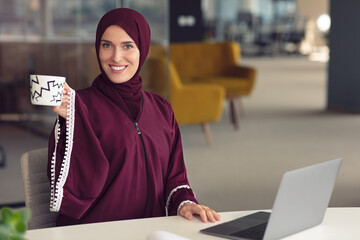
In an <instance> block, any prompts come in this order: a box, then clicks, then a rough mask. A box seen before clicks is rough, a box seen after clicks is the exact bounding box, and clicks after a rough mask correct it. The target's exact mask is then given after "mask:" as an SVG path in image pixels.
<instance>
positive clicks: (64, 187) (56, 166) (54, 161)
mask: <svg viewBox="0 0 360 240" xmlns="http://www.w3.org/2000/svg"><path fill="white" fill-rule="evenodd" d="M86 109H87V107H86V105H85V104H84V103H83V102H82V101H81V99H80V97H78V96H77V95H76V94H75V92H74V91H73V92H72V93H71V100H70V104H69V111H68V112H69V114H68V118H67V121H66V122H65V120H64V119H62V118H60V117H58V121H57V123H56V124H55V128H54V130H53V133H52V134H51V138H50V140H49V177H50V183H51V191H52V192H51V200H50V210H51V211H56V212H60V213H61V214H63V215H65V216H67V217H70V218H73V219H80V218H81V217H82V216H83V215H84V214H85V213H86V211H87V210H88V209H89V207H90V206H91V205H92V204H93V203H94V201H96V198H97V196H99V194H100V192H101V191H102V190H103V186H104V183H105V181H106V177H107V172H108V170H109V164H108V161H107V159H106V157H105V155H104V154H103V151H102V150H101V146H100V143H99V141H98V139H97V137H96V136H95V133H94V131H93V130H92V127H91V124H90V122H89V120H88V119H87V117H86V116H87V113H86Z"/></svg>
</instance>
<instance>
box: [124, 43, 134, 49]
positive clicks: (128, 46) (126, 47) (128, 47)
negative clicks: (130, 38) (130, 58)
mask: <svg viewBox="0 0 360 240" xmlns="http://www.w3.org/2000/svg"><path fill="white" fill-rule="evenodd" d="M124 48H125V49H131V48H133V46H132V45H130V44H127V45H125V46H124Z"/></svg>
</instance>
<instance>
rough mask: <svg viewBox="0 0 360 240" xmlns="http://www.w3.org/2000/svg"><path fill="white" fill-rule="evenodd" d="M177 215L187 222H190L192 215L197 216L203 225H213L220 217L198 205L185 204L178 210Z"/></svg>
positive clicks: (207, 208) (209, 209)
mask: <svg viewBox="0 0 360 240" xmlns="http://www.w3.org/2000/svg"><path fill="white" fill-rule="evenodd" d="M179 214H180V215H181V216H183V217H185V218H186V219H188V220H191V219H192V218H193V215H194V214H196V215H199V216H200V218H201V220H202V221H203V222H205V223H206V222H208V221H210V222H213V223H214V222H216V221H220V215H219V214H218V213H217V212H215V211H214V210H212V209H211V208H209V207H207V206H204V205H199V204H193V203H185V204H184V206H183V207H182V208H181V209H180V211H179Z"/></svg>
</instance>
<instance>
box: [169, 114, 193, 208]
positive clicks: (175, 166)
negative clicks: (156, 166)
mask: <svg viewBox="0 0 360 240" xmlns="http://www.w3.org/2000/svg"><path fill="white" fill-rule="evenodd" d="M165 191H166V196H167V197H166V199H167V201H166V215H176V214H177V213H178V210H179V207H181V206H182V204H183V203H185V202H193V203H198V201H197V200H196V198H195V194H194V192H193V190H192V189H191V187H190V184H189V181H188V177H187V172H186V167H185V162H184V156H183V148H182V144H181V135H180V130H179V126H178V124H177V122H176V120H175V118H173V136H172V151H171V155H170V162H169V167H168V175H167V181H166V187H165Z"/></svg>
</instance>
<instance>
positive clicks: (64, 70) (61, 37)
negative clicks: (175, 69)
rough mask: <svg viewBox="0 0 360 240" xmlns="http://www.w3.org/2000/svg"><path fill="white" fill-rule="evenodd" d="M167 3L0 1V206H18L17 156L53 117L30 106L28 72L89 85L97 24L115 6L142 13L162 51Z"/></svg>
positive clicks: (42, 142) (36, 144)
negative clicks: (59, 77) (60, 77)
mask: <svg viewBox="0 0 360 240" xmlns="http://www.w3.org/2000/svg"><path fill="white" fill-rule="evenodd" d="M166 2H167V1H166V0H152V1H148V0H147V1H140V0H102V1H98V0H0V192H2V193H5V192H8V193H9V194H0V205H4V204H8V203H11V204H13V205H17V204H20V205H21V204H23V201H24V196H23V186H22V179H21V172H20V171H21V170H20V156H21V154H22V153H24V152H26V151H29V150H32V149H36V148H41V147H46V146H47V142H48V137H49V134H50V131H51V129H52V127H53V124H54V121H55V118H56V116H55V115H54V114H53V113H52V111H51V109H50V108H49V107H42V106H35V105H31V103H30V91H29V85H30V84H29V75H30V74H31V73H37V74H46V75H59V76H65V77H66V79H67V82H68V83H69V85H70V86H71V87H72V88H74V89H81V88H85V87H88V86H90V84H91V82H92V81H93V79H94V78H95V77H96V76H97V75H98V74H99V68H98V63H97V58H96V54H95V49H94V41H95V32H96V26H97V23H98V21H99V20H100V18H101V16H102V15H103V14H104V13H105V12H107V11H109V10H111V9H114V8H117V7H128V8H132V9H135V10H138V11H139V12H141V13H142V14H143V15H144V16H145V17H146V18H147V20H148V21H149V24H150V27H151V29H152V42H153V43H157V44H160V45H161V46H162V47H163V48H164V49H165V48H166V46H167V26H166V22H167V21H166V18H167V16H166V14H167V4H166ZM144 74H145V73H144ZM145 75H146V74H145ZM164 79H166V78H165V77H164ZM149 81H151V79H145V80H144V87H145V88H147V87H149V86H152V85H151V84H150V83H149ZM9 186H10V188H11V189H12V190H11V191H10V190H9Z"/></svg>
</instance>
